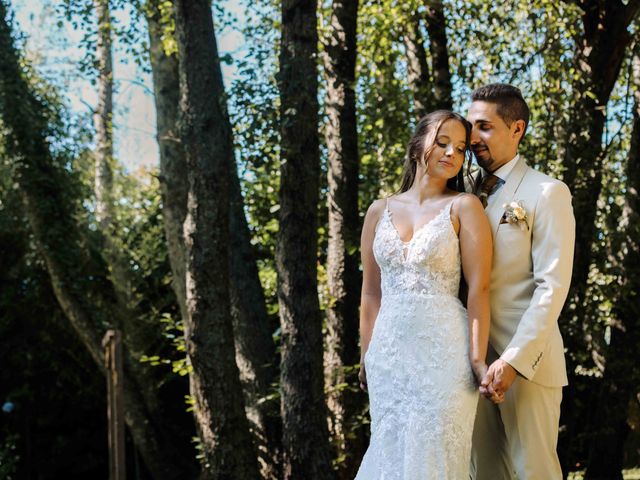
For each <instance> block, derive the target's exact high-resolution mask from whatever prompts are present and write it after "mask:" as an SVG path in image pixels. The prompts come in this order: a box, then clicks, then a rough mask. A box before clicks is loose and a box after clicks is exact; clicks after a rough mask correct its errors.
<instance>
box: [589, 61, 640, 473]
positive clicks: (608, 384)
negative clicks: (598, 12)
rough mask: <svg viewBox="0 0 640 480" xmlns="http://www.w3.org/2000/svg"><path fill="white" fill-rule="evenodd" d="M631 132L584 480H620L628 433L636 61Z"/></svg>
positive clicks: (638, 221) (639, 199) (639, 190)
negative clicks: (609, 318) (613, 291)
mask: <svg viewBox="0 0 640 480" xmlns="http://www.w3.org/2000/svg"><path fill="white" fill-rule="evenodd" d="M632 83H633V88H634V106H635V108H634V111H633V128H632V131H631V144H630V149H629V155H628V157H627V164H626V168H625V177H626V197H625V204H624V207H623V210H622V219H621V221H620V228H619V231H618V232H615V231H614V232H612V233H611V235H613V236H616V237H620V241H619V242H616V244H615V250H614V252H612V253H613V255H614V257H616V260H617V261H618V262H616V263H618V265H619V268H620V270H619V272H620V273H619V280H618V291H619V298H618V299H617V302H615V306H614V309H613V313H614V317H615V319H616V321H615V322H614V323H613V324H612V325H610V326H609V327H610V341H609V345H608V346H607V352H606V354H605V358H606V366H605V372H604V377H603V379H602V387H601V392H600V398H599V406H598V421H597V425H596V431H595V437H594V440H593V441H592V445H591V448H590V452H589V462H588V467H587V472H586V474H585V479H588V480H605V479H620V480H622V467H623V465H624V463H623V462H624V445H625V440H626V439H627V437H628V435H629V433H630V431H631V428H630V427H629V424H628V423H627V418H628V413H629V408H628V407H629V404H630V402H631V401H632V399H633V398H634V397H635V395H636V393H637V385H638V376H637V374H635V375H634V372H635V371H636V363H637V360H636V358H635V357H634V356H633V355H632V354H631V356H629V355H628V354H624V352H634V351H635V350H636V349H637V347H638V345H639V344H640V301H639V300H640V299H639V298H638V295H639V292H640V56H638V55H635V57H634V59H633V75H632Z"/></svg>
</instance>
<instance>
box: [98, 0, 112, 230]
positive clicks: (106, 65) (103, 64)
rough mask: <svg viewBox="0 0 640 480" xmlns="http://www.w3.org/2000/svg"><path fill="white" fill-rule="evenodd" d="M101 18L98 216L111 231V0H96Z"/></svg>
mask: <svg viewBox="0 0 640 480" xmlns="http://www.w3.org/2000/svg"><path fill="white" fill-rule="evenodd" d="M93 4H94V8H95V11H96V17H97V21H98V38H97V40H96V57H97V59H98V106H97V107H96V111H95V113H94V115H93V121H94V125H95V129H96V152H95V161H96V175H95V177H96V178H95V194H96V219H97V221H98V224H99V225H100V227H101V229H102V230H103V231H105V233H108V232H107V230H108V229H109V227H110V226H111V220H112V217H113V212H112V210H113V201H112V190H113V169H112V159H113V124H112V118H113V61H112V54H111V13H110V9H109V0H94V1H93Z"/></svg>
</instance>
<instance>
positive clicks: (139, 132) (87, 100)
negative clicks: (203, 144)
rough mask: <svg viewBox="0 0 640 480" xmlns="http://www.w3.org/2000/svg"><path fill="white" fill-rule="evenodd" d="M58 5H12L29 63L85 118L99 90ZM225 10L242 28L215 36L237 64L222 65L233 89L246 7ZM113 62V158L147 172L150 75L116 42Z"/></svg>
mask: <svg viewBox="0 0 640 480" xmlns="http://www.w3.org/2000/svg"><path fill="white" fill-rule="evenodd" d="M60 3H62V0H13V1H12V2H11V5H12V6H13V11H14V12H15V16H16V21H17V24H18V26H19V28H20V30H21V33H22V34H23V35H24V36H25V37H26V49H27V58H28V59H29V60H30V61H31V63H32V64H33V65H34V66H35V68H36V70H37V71H38V72H39V74H40V75H42V76H43V77H44V78H45V79H47V80H49V81H50V82H51V83H53V84H54V85H56V86H58V88H59V89H60V92H61V93H62V94H63V97H64V98H66V105H67V108H69V109H70V111H71V113H74V114H87V113H89V112H91V111H92V110H93V109H94V108H95V106H96V104H97V86H96V85H92V84H91V82H90V81H89V80H88V79H86V77H85V76H83V75H82V73H81V72H80V71H79V68H78V65H79V63H80V61H81V60H82V58H83V57H85V55H86V51H84V50H83V49H82V48H81V39H82V37H83V35H84V32H83V31H78V30H74V29H73V27H72V25H71V24H70V23H69V22H68V21H66V20H64V19H61V18H60V17H59V15H58V14H57V13H56V10H55V6H56V5H57V4H60ZM222 7H223V8H224V9H225V12H228V13H230V14H231V15H233V16H234V17H235V18H236V19H237V20H238V21H237V25H239V26H238V27H236V28H234V29H232V28H227V29H226V30H223V31H222V32H216V33H217V37H218V38H217V39H218V48H219V50H220V54H221V55H224V54H231V56H232V58H233V59H234V62H233V63H232V64H231V65H225V64H223V65H222V69H223V76H224V80H225V84H226V85H229V82H230V81H231V80H232V78H233V76H234V74H235V71H236V67H235V62H237V61H238V59H239V57H240V56H241V55H242V43H243V41H242V34H241V33H240V32H239V31H238V28H240V26H241V25H242V19H243V7H242V5H241V1H240V0H226V1H224V2H222ZM114 16H115V17H116V19H117V21H118V22H121V23H122V24H129V23H130V22H131V19H130V18H129V17H128V16H127V15H125V14H124V13H122V12H120V13H114ZM145 28H146V25H145ZM113 57H114V58H113V65H114V66H113V70H114V80H115V93H114V153H115V157H116V159H118V160H119V161H120V162H121V163H122V164H123V165H124V166H125V168H126V170H127V171H129V172H131V173H135V172H137V171H143V170H148V169H149V168H153V167H155V166H157V165H158V164H159V152H158V144H157V142H156V138H155V134H156V122H155V106H154V102H153V83H152V78H151V74H150V73H146V72H144V71H143V69H142V68H140V67H139V66H138V65H136V63H135V61H133V59H132V58H130V56H129V55H128V54H127V53H126V52H125V51H124V48H122V46H121V45H119V44H118V43H117V40H116V44H115V48H114V51H113Z"/></svg>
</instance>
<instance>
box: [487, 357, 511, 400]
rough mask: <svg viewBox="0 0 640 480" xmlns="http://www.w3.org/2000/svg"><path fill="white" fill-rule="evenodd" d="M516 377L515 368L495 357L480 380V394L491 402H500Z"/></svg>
mask: <svg viewBox="0 0 640 480" xmlns="http://www.w3.org/2000/svg"><path fill="white" fill-rule="evenodd" d="M515 379H516V370H515V368H513V367H512V366H511V365H509V364H508V363H507V362H505V361H504V360H501V359H497V360H496V361H495V362H493V363H492V364H491V365H490V366H489V368H488V369H487V372H486V374H485V376H484V378H483V379H482V381H481V382H480V394H481V395H483V396H484V397H486V398H488V399H489V400H491V401H492V402H493V403H496V404H498V403H502V402H503V401H504V394H505V392H506V391H507V390H509V387H511V384H512V383H513V381H514V380H515Z"/></svg>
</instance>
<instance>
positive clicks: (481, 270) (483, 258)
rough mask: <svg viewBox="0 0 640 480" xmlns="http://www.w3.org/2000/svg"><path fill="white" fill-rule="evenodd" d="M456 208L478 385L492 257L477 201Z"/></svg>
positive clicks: (466, 199) (471, 357)
mask: <svg viewBox="0 0 640 480" xmlns="http://www.w3.org/2000/svg"><path fill="white" fill-rule="evenodd" d="M457 204H458V205H457V208H456V210H457V214H458V219H459V221H460V230H459V234H458V236H459V238H460V254H461V257H462V272H463V275H464V279H465V281H466V282H467V285H468V286H469V295H468V300H467V312H468V315H469V361H470V362H471V366H472V368H473V371H474V373H475V375H476V378H477V380H478V383H480V381H481V380H482V377H483V376H484V374H485V372H486V369H487V365H486V356H487V345H488V343H489V325H490V317H491V309H490V306H489V282H490V280H491V261H492V255H493V244H492V238H491V227H490V226H489V221H488V220H487V216H486V215H485V213H484V209H483V208H482V204H481V203H480V200H478V198H476V197H475V196H474V195H470V194H469V195H463V196H461V197H460V198H459V199H458V201H457Z"/></svg>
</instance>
